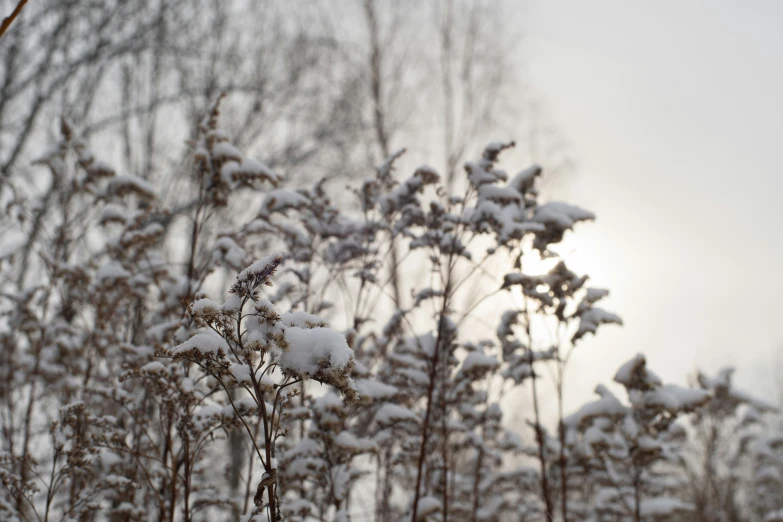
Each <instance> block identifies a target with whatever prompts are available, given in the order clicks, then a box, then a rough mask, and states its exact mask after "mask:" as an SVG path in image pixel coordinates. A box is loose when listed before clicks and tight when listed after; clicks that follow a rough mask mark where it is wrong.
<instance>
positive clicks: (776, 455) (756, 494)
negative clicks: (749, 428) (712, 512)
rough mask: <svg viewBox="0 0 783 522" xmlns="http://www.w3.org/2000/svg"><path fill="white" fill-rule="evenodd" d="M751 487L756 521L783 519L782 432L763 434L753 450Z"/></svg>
mask: <svg viewBox="0 0 783 522" xmlns="http://www.w3.org/2000/svg"><path fill="white" fill-rule="evenodd" d="M752 456H753V461H752V462H753V466H752V468H751V470H752V478H751V486H750V487H749V488H748V490H747V491H748V492H749V495H748V497H749V498H748V504H749V507H750V510H749V511H750V516H751V517H753V518H752V519H753V520H758V521H763V522H778V521H780V520H783V436H782V435H780V434H779V433H772V434H767V435H765V436H762V437H759V439H758V440H757V441H756V443H755V447H754V449H753V452H752Z"/></svg>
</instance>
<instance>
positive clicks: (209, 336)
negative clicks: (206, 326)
mask: <svg viewBox="0 0 783 522" xmlns="http://www.w3.org/2000/svg"><path fill="white" fill-rule="evenodd" d="M191 350H196V351H198V352H201V353H203V354H207V355H213V356H217V355H218V353H219V351H220V350H222V351H223V352H224V353H225V352H228V344H227V343H226V340H225V339H223V338H222V337H221V336H220V335H218V334H217V333H216V332H215V331H213V330H205V331H203V332H199V333H197V334H196V335H194V336H193V337H191V338H190V339H188V340H187V341H185V342H184V343H182V344H179V345H177V346H175V347H174V348H172V350H171V353H173V354H178V353H184V352H189V351H191Z"/></svg>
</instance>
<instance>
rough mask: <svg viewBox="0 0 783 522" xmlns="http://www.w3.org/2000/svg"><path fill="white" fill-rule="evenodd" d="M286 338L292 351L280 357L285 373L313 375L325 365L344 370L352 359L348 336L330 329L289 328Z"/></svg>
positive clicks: (286, 330)
mask: <svg viewBox="0 0 783 522" xmlns="http://www.w3.org/2000/svg"><path fill="white" fill-rule="evenodd" d="M285 337H286V340H287V341H288V344H289V348H288V350H286V351H285V352H283V353H282V355H281V356H280V360H279V364H280V368H281V369H283V370H292V371H294V372H297V373H299V374H300V375H306V374H307V375H314V374H316V373H318V371H319V370H320V369H323V365H326V367H327V368H331V369H337V370H343V369H345V367H346V366H347V365H348V363H350V362H351V359H353V350H351V348H349V347H348V343H347V342H346V341H345V336H343V335H342V334H341V333H338V332H335V331H334V330H331V329H329V328H309V329H308V328H299V327H297V326H293V327H288V328H286V329H285Z"/></svg>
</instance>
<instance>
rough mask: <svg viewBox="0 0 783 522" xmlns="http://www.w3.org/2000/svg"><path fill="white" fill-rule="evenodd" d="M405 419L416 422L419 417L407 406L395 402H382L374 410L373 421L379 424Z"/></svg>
mask: <svg viewBox="0 0 783 522" xmlns="http://www.w3.org/2000/svg"><path fill="white" fill-rule="evenodd" d="M407 420H412V421H416V422H418V421H419V417H418V416H417V415H416V413H414V412H412V411H411V410H409V409H408V408H403V407H402V406H398V405H396V404H384V405H383V406H381V407H380V408H379V409H378V411H377V412H375V421H376V422H378V423H379V424H392V423H394V422H399V421H407Z"/></svg>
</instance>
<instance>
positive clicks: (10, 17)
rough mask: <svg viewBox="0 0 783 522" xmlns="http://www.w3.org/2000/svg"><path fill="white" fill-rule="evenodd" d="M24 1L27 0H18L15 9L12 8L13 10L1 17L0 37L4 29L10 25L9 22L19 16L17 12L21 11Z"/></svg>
mask: <svg viewBox="0 0 783 522" xmlns="http://www.w3.org/2000/svg"><path fill="white" fill-rule="evenodd" d="M26 3H27V0H19V3H18V4H17V5H16V9H14V12H13V13H11V14H10V15H8V16H6V17H5V18H4V19H3V24H2V25H0V38H2V37H3V35H4V34H5V32H6V30H8V28H9V27H11V24H12V23H13V22H14V20H16V17H17V16H19V13H21V12H22V8H23V7H24V4H26Z"/></svg>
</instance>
